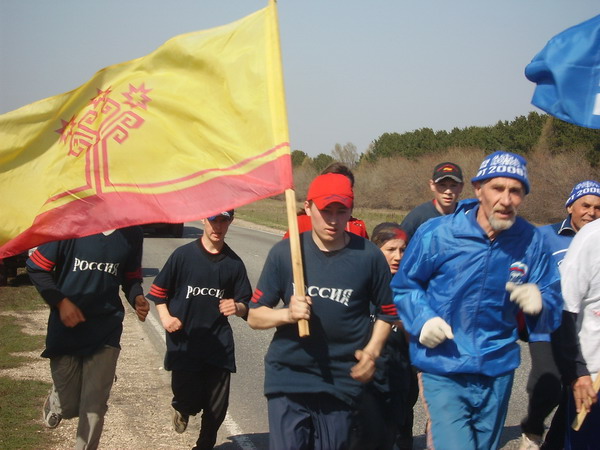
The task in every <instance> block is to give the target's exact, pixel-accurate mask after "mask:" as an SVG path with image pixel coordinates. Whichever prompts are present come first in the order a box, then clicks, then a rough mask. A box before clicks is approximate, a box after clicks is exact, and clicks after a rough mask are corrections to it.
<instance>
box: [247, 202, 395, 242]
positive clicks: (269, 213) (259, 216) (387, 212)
mask: <svg viewBox="0 0 600 450" xmlns="http://www.w3.org/2000/svg"><path fill="white" fill-rule="evenodd" d="M301 206H303V205H302V204H301V203H299V204H298V208H297V209H299V208H300V207H301ZM235 215H236V217H239V218H240V219H243V220H247V221H249V222H254V223H257V224H260V225H264V226H268V227H271V228H275V229H277V230H282V231H284V230H287V228H288V225H287V215H286V208H285V201H284V200H278V199H274V198H267V199H265V200H260V201H258V202H254V203H251V204H249V205H245V206H242V207H240V208H237V209H236V210H235ZM352 215H353V216H354V217H356V218H358V219H361V220H364V222H365V224H366V225H367V231H368V232H369V235H370V234H371V231H372V230H373V228H374V227H375V225H377V224H379V223H381V222H401V221H402V219H403V218H404V216H405V215H406V212H402V211H397V210H393V209H369V208H355V209H354V211H353V213H352Z"/></svg>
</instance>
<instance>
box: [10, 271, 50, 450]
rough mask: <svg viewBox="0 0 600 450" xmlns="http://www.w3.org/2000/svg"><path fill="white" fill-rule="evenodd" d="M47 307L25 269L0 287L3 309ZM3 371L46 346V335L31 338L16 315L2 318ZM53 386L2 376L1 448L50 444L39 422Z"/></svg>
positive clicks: (36, 446)
mask: <svg viewBox="0 0 600 450" xmlns="http://www.w3.org/2000/svg"><path fill="white" fill-rule="evenodd" d="M41 308H46V306H45V303H44V302H43V301H42V299H41V298H40V296H39V294H38V293H37V291H36V289H35V288H34V287H33V286H31V285H29V284H28V277H27V275H26V273H25V271H24V269H19V272H18V274H17V277H16V278H15V279H13V280H12V282H11V283H10V285H9V286H3V287H0V310H1V311H3V312H8V311H13V312H16V313H17V315H18V313H19V312H23V311H31V310H36V309H41ZM0 343H2V344H1V345H0V369H6V368H13V367H19V366H20V365H22V364H23V363H25V362H27V361H28V360H29V358H27V357H24V356H19V355H15V354H14V353H16V352H26V351H36V350H39V351H40V353H41V351H42V348H43V346H44V336H31V335H28V334H25V333H23V332H22V331H21V322H20V321H19V320H18V319H16V320H15V318H14V316H5V315H1V316H0ZM49 389H50V383H47V382H42V381H34V380H15V379H13V378H9V377H4V376H0V448H32V449H33V448H36V449H37V448H44V447H45V446H46V447H47V445H48V443H49V442H51V437H50V436H49V434H48V433H44V432H43V431H44V430H43V428H42V426H41V425H40V423H39V418H40V414H41V413H40V410H41V405H42V403H43V401H44V397H45V396H46V395H47V394H48V390H49Z"/></svg>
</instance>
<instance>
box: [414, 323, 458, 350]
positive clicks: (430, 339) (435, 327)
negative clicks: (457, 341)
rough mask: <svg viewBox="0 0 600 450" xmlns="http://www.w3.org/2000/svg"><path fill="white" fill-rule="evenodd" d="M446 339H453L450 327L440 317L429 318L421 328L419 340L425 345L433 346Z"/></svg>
mask: <svg viewBox="0 0 600 450" xmlns="http://www.w3.org/2000/svg"><path fill="white" fill-rule="evenodd" d="M446 339H454V334H452V328H450V325H448V324H447V323H446V321H445V320H444V319H442V318H441V317H434V318H432V319H429V320H428V321H427V322H425V324H424V325H423V328H421V335H420V336H419V342H420V343H421V344H423V345H424V346H425V347H429V348H435V347H437V346H438V345H440V344H441V343H442V342H444V341H445V340H446Z"/></svg>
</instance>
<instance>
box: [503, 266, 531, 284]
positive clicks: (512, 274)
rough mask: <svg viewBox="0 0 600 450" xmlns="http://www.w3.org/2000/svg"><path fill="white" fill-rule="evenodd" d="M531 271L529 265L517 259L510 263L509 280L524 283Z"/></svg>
mask: <svg viewBox="0 0 600 450" xmlns="http://www.w3.org/2000/svg"><path fill="white" fill-rule="evenodd" d="M528 272H529V267H527V264H525V263H522V262H521V261H516V262H514V263H512V264H511V265H510V268H509V269H508V281H509V282H513V283H516V284H522V283H523V282H524V281H523V280H524V279H525V277H526V276H527V273H528Z"/></svg>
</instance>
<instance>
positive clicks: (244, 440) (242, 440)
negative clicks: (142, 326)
mask: <svg viewBox="0 0 600 450" xmlns="http://www.w3.org/2000/svg"><path fill="white" fill-rule="evenodd" d="M146 320H147V321H148V322H149V323H150V324H151V325H152V328H154V331H156V333H157V334H158V335H159V336H160V338H161V339H162V341H163V343H165V344H166V338H165V330H164V328H163V327H162V325H161V324H160V323H159V322H158V320H156V318H155V317H154V315H153V314H152V312H150V313H149V314H148V315H147V316H146ZM223 425H225V427H226V428H227V433H228V434H229V435H231V439H232V440H233V441H234V442H235V443H236V444H237V445H238V446H239V447H240V448H241V449H242V450H256V447H255V446H254V444H253V443H252V441H251V440H250V438H248V437H247V436H245V435H244V432H243V431H242V429H241V428H240V427H239V426H238V424H237V422H236V421H235V420H233V419H232V418H231V416H230V415H229V412H227V415H226V416H225V420H224V421H223Z"/></svg>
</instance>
